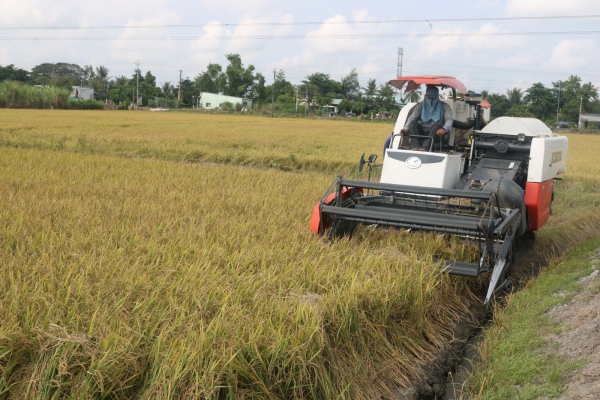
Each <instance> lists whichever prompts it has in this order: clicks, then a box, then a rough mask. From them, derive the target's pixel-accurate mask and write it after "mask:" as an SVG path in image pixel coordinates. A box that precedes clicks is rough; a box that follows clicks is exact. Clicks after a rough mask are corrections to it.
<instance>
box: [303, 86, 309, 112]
mask: <svg viewBox="0 0 600 400" xmlns="http://www.w3.org/2000/svg"><path fill="white" fill-rule="evenodd" d="M305 86H306V99H305V100H304V116H307V115H308V114H307V112H306V107H308V83H306V85H305Z"/></svg>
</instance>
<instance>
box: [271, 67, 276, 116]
mask: <svg viewBox="0 0 600 400" xmlns="http://www.w3.org/2000/svg"><path fill="white" fill-rule="evenodd" d="M275 71H276V69H275V68H273V90H272V92H271V118H273V103H274V102H275Z"/></svg>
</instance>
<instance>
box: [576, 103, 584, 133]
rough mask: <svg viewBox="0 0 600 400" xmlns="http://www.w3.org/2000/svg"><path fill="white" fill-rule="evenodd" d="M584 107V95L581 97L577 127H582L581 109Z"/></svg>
mask: <svg viewBox="0 0 600 400" xmlns="http://www.w3.org/2000/svg"><path fill="white" fill-rule="evenodd" d="M582 107H583V97H581V98H580V99H579V124H577V128H579V129H581V109H582Z"/></svg>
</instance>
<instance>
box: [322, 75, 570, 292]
mask: <svg viewBox="0 0 600 400" xmlns="http://www.w3.org/2000/svg"><path fill="white" fill-rule="evenodd" d="M389 83H390V84H391V85H393V86H395V87H397V88H399V89H402V87H403V86H404V85H407V88H406V90H412V89H414V88H416V87H418V86H419V85H422V84H427V85H435V86H438V87H440V88H442V89H448V88H449V89H451V91H452V95H451V97H450V98H448V99H445V100H442V101H444V102H446V103H447V104H448V105H449V106H450V108H451V109H452V114H453V118H454V123H453V125H452V128H451V130H450V132H449V134H447V135H445V136H443V138H440V139H435V140H430V141H429V142H430V144H429V146H428V148H427V149H426V150H427V151H425V152H423V151H417V150H411V149H410V146H409V143H410V136H408V135H406V134H404V135H403V134H402V129H403V128H404V126H405V123H406V120H407V118H408V117H409V116H410V115H411V113H412V111H413V109H414V107H415V106H416V104H415V103H410V104H408V105H406V106H405V107H404V108H402V110H401V112H400V114H399V116H398V120H397V122H396V125H395V127H394V131H393V133H392V135H391V138H390V140H389V146H388V147H387V148H386V149H385V154H384V160H383V165H381V166H382V171H381V179H380V181H379V182H371V181H370V179H369V181H362V180H353V179H346V178H343V177H341V176H339V177H337V178H336V179H335V181H334V182H333V184H332V185H331V187H330V188H329V189H328V191H327V192H326V193H325V195H324V196H323V198H322V199H321V201H319V202H318V203H317V204H316V205H315V208H314V210H313V215H312V219H311V225H310V228H311V230H312V231H313V232H315V233H317V234H319V235H325V236H326V237H328V238H329V239H333V238H336V237H341V236H351V235H352V233H353V232H354V230H355V229H356V227H357V225H359V224H365V225H377V226H387V227H397V228H404V229H410V230H411V231H417V230H421V231H433V232H441V233H445V234H449V235H456V236H459V237H461V238H463V239H464V240H468V241H470V242H472V243H474V244H476V246H477V249H478V252H479V255H478V262H465V261H460V260H441V261H440V268H442V269H444V270H445V271H447V272H449V273H451V274H457V275H463V276H470V277H476V276H479V275H480V274H483V273H491V278H490V284H489V288H488V291H487V295H486V298H485V302H486V303H488V302H489V301H490V300H491V299H492V298H493V296H494V294H495V293H496V292H498V291H500V290H502V289H504V288H506V287H508V285H509V284H510V281H509V280H508V276H509V274H510V272H511V269H512V267H513V266H514V265H515V264H517V263H518V262H519V260H520V259H522V258H523V256H525V255H526V254H528V253H529V252H530V251H531V250H532V248H533V243H534V239H535V235H534V232H535V231H536V230H538V229H540V228H541V227H542V226H543V225H544V224H545V223H546V222H547V221H548V218H549V217H550V214H551V206H552V200H553V198H554V181H555V179H560V178H558V176H559V175H561V174H564V173H565V172H566V166H567V148H568V141H567V138H566V137H562V136H557V135H555V134H554V133H552V131H551V130H550V129H548V127H547V126H546V125H545V124H544V123H542V122H541V121H539V120H537V119H533V118H512V117H500V118H497V119H495V120H493V121H491V122H489V123H488V122H487V121H489V115H490V114H489V113H490V109H489V104H487V102H485V101H484V100H482V98H481V96H480V95H477V94H468V95H465V96H464V97H463V98H457V96H456V91H457V90H460V91H461V92H463V93H466V92H467V90H466V87H465V86H464V84H463V83H462V82H460V81H459V80H458V79H456V78H453V77H447V76H410V77H399V78H397V79H394V80H391V81H390V82H389ZM376 157H377V156H376V155H371V156H370V157H369V158H368V159H367V160H365V159H364V154H363V157H361V162H360V168H361V169H362V167H363V166H364V165H367V166H368V167H369V169H370V168H371V167H372V166H373V165H374V162H375V160H376Z"/></svg>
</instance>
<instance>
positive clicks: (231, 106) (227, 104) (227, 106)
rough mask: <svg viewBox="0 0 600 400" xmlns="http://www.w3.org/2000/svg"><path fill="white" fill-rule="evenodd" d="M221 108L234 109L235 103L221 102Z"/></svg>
mask: <svg viewBox="0 0 600 400" xmlns="http://www.w3.org/2000/svg"><path fill="white" fill-rule="evenodd" d="M221 110H223V111H233V104H232V103H231V102H229V101H226V102H224V103H223V104H221Z"/></svg>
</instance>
